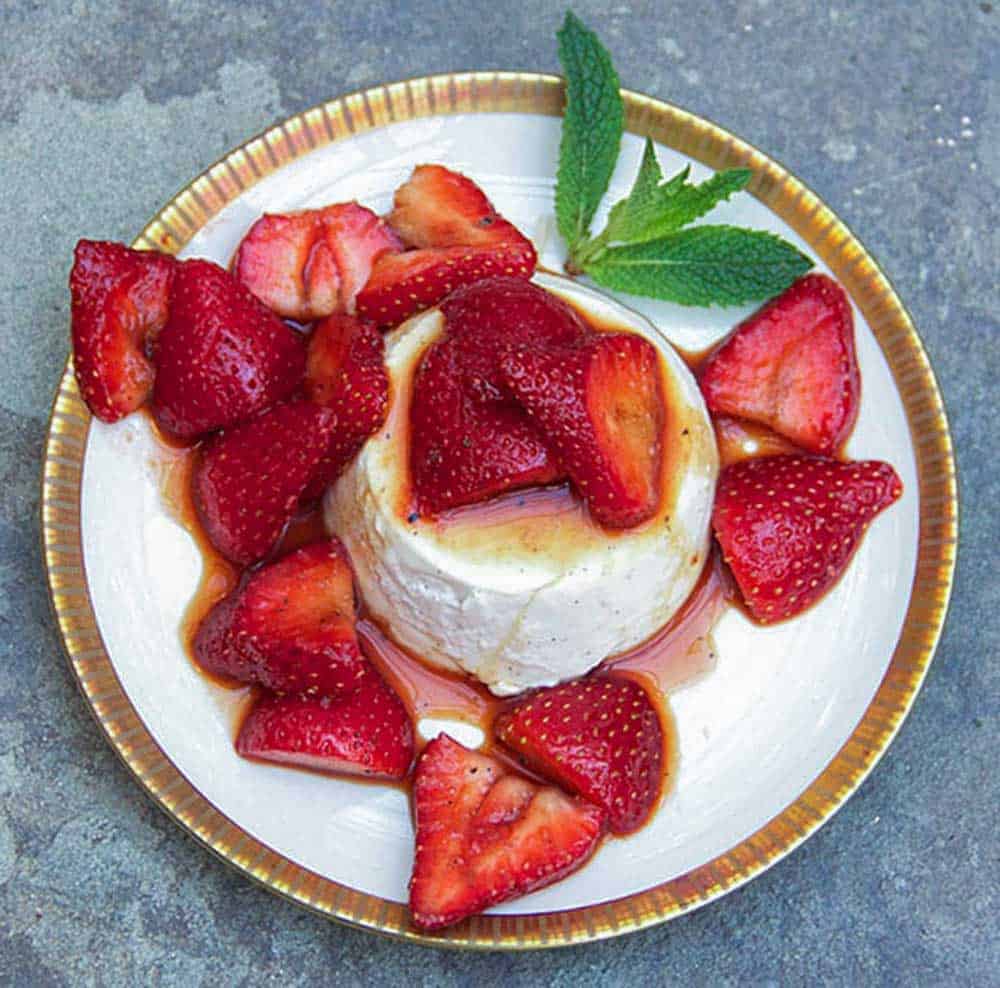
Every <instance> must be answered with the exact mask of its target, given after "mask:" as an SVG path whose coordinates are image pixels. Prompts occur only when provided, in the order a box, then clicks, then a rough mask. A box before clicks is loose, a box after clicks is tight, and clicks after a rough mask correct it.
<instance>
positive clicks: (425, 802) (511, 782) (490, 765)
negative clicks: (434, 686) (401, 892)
mask: <svg viewBox="0 0 1000 988" xmlns="http://www.w3.org/2000/svg"><path fill="white" fill-rule="evenodd" d="M413 806H414V817H415V821H416V830H417V835H416V855H415V858H414V863H413V877H412V878H411V879H410V911H411V912H412V914H413V922H414V924H415V925H416V926H418V927H419V928H421V929H423V930H439V929H441V928H443V927H445V926H450V925H451V924H452V923H457V922H458V921H459V920H461V919H464V918H465V917H467V916H471V915H473V914H474V913H478V912H481V911H482V910H484V909H488V908H489V907H490V906H493V905H496V904H497V903H500V902H505V901H507V900H508V899H513V898H515V897H516V896H519V895H525V894H527V893H528V892H532V891H534V890H535V889H540V888H542V887H544V886H546V885H550V884H551V883H552V882H555V881H558V880H559V879H560V878H563V877H564V876H565V875H568V874H569V873H570V872H571V871H574V870H576V869H577V868H579V867H580V865H582V864H583V863H584V862H585V861H586V860H587V858H589V857H590V855H591V854H592V853H593V851H594V849H595V847H596V846H597V841H598V839H599V837H600V836H601V831H602V826H603V822H604V811H603V810H601V809H600V807H598V806H595V805H594V804H593V803H589V802H587V801H586V800H584V799H580V798H579V797H570V796H567V795H566V794H565V793H563V792H561V791H560V790H558V789H555V788H553V787H551V786H539V785H537V784H536V783H534V782H530V781H529V780H528V779H526V778H524V777H523V776H520V775H517V774H516V773H514V772H511V771H510V770H509V769H507V768H506V767H505V766H503V765H502V764H501V763H500V762H498V761H497V760H496V759H494V758H489V757H487V756H486V755H481V754H478V753H477V752H474V751H468V750H467V749H466V748H463V747H462V745H460V744H458V743H457V742H456V741H453V740H452V739H451V738H450V737H448V736H447V735H446V734H440V735H438V737H437V738H436V739H435V740H433V741H432V742H431V743H430V744H429V745H427V747H426V748H425V749H424V751H423V753H422V754H421V756H420V759H419V760H418V762H417V768H416V773H415V775H414V780H413Z"/></svg>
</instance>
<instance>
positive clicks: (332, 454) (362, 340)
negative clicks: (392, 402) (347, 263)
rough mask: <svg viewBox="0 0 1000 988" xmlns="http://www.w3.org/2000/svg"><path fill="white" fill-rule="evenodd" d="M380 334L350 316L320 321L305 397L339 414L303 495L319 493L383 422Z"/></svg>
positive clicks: (385, 392)
mask: <svg viewBox="0 0 1000 988" xmlns="http://www.w3.org/2000/svg"><path fill="white" fill-rule="evenodd" d="M383 351H384V345H383V342H382V334H381V333H379V331H378V330H377V329H376V328H375V326H374V325H373V324H372V323H370V322H366V321H365V320H362V319H355V318H354V317H353V316H348V315H333V316H328V317H327V318H326V319H324V320H323V321H322V322H320V323H318V324H317V326H316V328H315V329H314V330H313V333H312V337H311V338H310V340H309V350H308V353H307V355H306V379H305V393H306V397H308V398H309V399H310V400H312V401H314V402H315V403H316V404H318V405H323V406H324V407H326V408H329V409H330V410H331V411H333V412H334V413H335V414H336V416H337V422H336V425H335V426H334V429H333V437H332V438H331V440H330V445H329V447H328V448H327V451H326V455H325V456H324V458H323V462H322V464H321V465H320V467H319V469H318V472H317V474H316V475H315V476H314V477H313V479H312V480H311V481H310V482H309V486H308V487H307V488H306V490H305V492H304V494H303V497H304V498H306V499H308V498H311V497H319V496H320V495H321V494H322V493H323V491H325V490H326V488H327V487H328V486H329V485H330V484H331V483H333V481H334V480H336V479H337V477H338V476H339V475H340V472H341V470H343V469H344V467H345V466H346V465H347V464H348V463H349V462H350V460H351V458H352V457H353V456H354V454H355V453H357V451H358V450H359V449H360V448H361V446H362V445H363V443H364V441H365V440H366V439H367V438H368V437H369V436H370V435H371V434H372V433H373V432H375V431H376V430H378V429H379V427H380V426H381V425H382V423H383V422H384V421H385V415H386V410H387V408H388V405H389V375H388V372H387V371H386V369H385V361H384V360H383V357H382V354H383Z"/></svg>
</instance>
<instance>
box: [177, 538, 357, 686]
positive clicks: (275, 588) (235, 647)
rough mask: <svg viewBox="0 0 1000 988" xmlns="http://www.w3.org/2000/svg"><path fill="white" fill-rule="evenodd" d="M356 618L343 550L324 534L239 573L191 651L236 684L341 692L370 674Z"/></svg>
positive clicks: (201, 628)
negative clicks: (363, 654)
mask: <svg viewBox="0 0 1000 988" xmlns="http://www.w3.org/2000/svg"><path fill="white" fill-rule="evenodd" d="M355 618H356V610H355V601H354V573H353V571H352V569H351V561H350V559H349V557H348V555H347V550H346V549H345V548H344V546H343V545H342V544H341V542H340V540H339V539H335V538H332V539H324V540H322V541H320V542H313V543H311V544H310V545H306V546H303V547H302V548H300V549H296V550H295V552H292V553H289V554H288V555H287V556H283V557H282V558H281V559H279V560H278V561H277V562H274V563H270V564H268V565H265V566H262V567H261V568H260V569H258V570H256V571H255V572H253V573H251V574H249V575H247V576H245V577H244V579H243V580H242V581H241V582H240V584H239V586H237V588H236V589H235V590H233V592H232V593H231V594H229V596H227V597H225V598H223V599H222V600H221V601H219V603H218V604H216V605H215V607H213V608H212V610H211V611H209V612H208V615H207V616H206V617H205V619H204V620H203V621H202V623H201V625H200V626H199V628H198V632H197V634H196V635H195V640H194V654H195V658H197V660H198V662H199V663H200V664H201V665H202V666H204V667H205V668H206V669H208V671H209V672H214V673H217V674H221V675H224V676H229V677H231V678H232V679H238V680H239V681H240V682H244V683H257V684H259V685H261V686H266V687H267V688H268V689H270V690H277V691H280V692H294V693H305V694H308V695H311V696H316V695H319V696H341V695H344V694H346V693H350V692H353V691H354V690H356V689H357V688H358V687H359V685H360V684H361V681H362V679H363V678H364V677H365V676H366V675H367V672H368V662H367V661H366V660H365V658H364V657H363V656H362V654H361V651H360V648H359V646H358V639H357V636H356V634H355V632H354V622H355Z"/></svg>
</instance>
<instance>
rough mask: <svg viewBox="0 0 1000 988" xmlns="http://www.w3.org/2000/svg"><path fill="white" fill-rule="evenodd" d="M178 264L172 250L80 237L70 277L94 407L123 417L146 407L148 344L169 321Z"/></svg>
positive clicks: (77, 343) (74, 327)
mask: <svg viewBox="0 0 1000 988" xmlns="http://www.w3.org/2000/svg"><path fill="white" fill-rule="evenodd" d="M176 265H177V262H176V261H175V260H174V259H173V258H172V257H169V256H168V255H166V254H156V253H153V252H151V251H138V250H130V249H129V248H128V247H124V246H122V245H121V244H115V243H108V242H106V241H96V240H81V241H80V242H79V243H78V244H77V245H76V250H75V251H74V260H73V270H72V271H71V272H70V276H69V288H70V295H71V299H72V305H71V310H70V311H71V316H70V320H71V332H72V337H73V366H74V368H75V370H76V380H77V383H78V384H79V386H80V394H81V395H82V396H83V400H84V401H85V402H86V403H87V407H88V408H89V409H90V410H91V412H93V413H94V415H96V416H97V417H98V418H99V419H101V420H102V421H104V422H117V421H118V420H119V419H120V418H122V417H124V416H125V415H128V414H129V413H130V412H134V411H135V410H136V409H137V408H139V407H140V406H142V405H143V404H145V402H146V399H147V398H148V397H149V395H150V393H151V392H152V390H153V378H154V370H153V365H152V363H151V362H150V361H149V358H148V357H147V347H148V346H149V345H150V344H151V343H152V340H153V339H154V338H155V336H156V334H157V333H158V332H159V331H160V330H161V329H162V328H163V326H164V324H165V323H166V321H167V313H168V306H169V298H170V284H171V281H172V280H173V276H174V268H175V267H176Z"/></svg>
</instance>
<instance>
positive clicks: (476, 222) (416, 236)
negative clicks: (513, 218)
mask: <svg viewBox="0 0 1000 988" xmlns="http://www.w3.org/2000/svg"><path fill="white" fill-rule="evenodd" d="M394 206H395V208H394V209H393V211H392V212H391V213H390V214H389V224H390V225H391V226H392V228H393V229H394V230H395V231H396V232H397V233H398V234H399V235H400V236H401V237H402V238H403V240H404V241H405V243H406V245H407V246H408V247H463V246H469V247H480V246H486V245H490V244H500V243H519V244H524V245H530V242H529V241H528V238H527V237H525V236H524V235H523V234H522V233H521V231H520V230H518V228H517V227H516V226H514V224H513V223H509V222H508V221H507V220H505V219H504V218H503V217H502V216H501V215H500V214H499V213H498V212H497V211H496V210H495V209H494V208H493V204H492V203H491V202H490V201H489V199H487V198H486V194H485V193H484V192H483V190H482V189H480V188H479V186H478V185H476V183H475V182H473V181H472V179H471V178H466V176H465V175H461V174H459V173H458V172H453V171H451V169H449V168H445V167H444V165H418V166H417V167H416V168H414V169H413V174H412V175H411V176H410V179H409V181H408V182H406V183H405V184H404V185H401V186H400V187H399V188H398V189H396V196H395V201H394Z"/></svg>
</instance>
